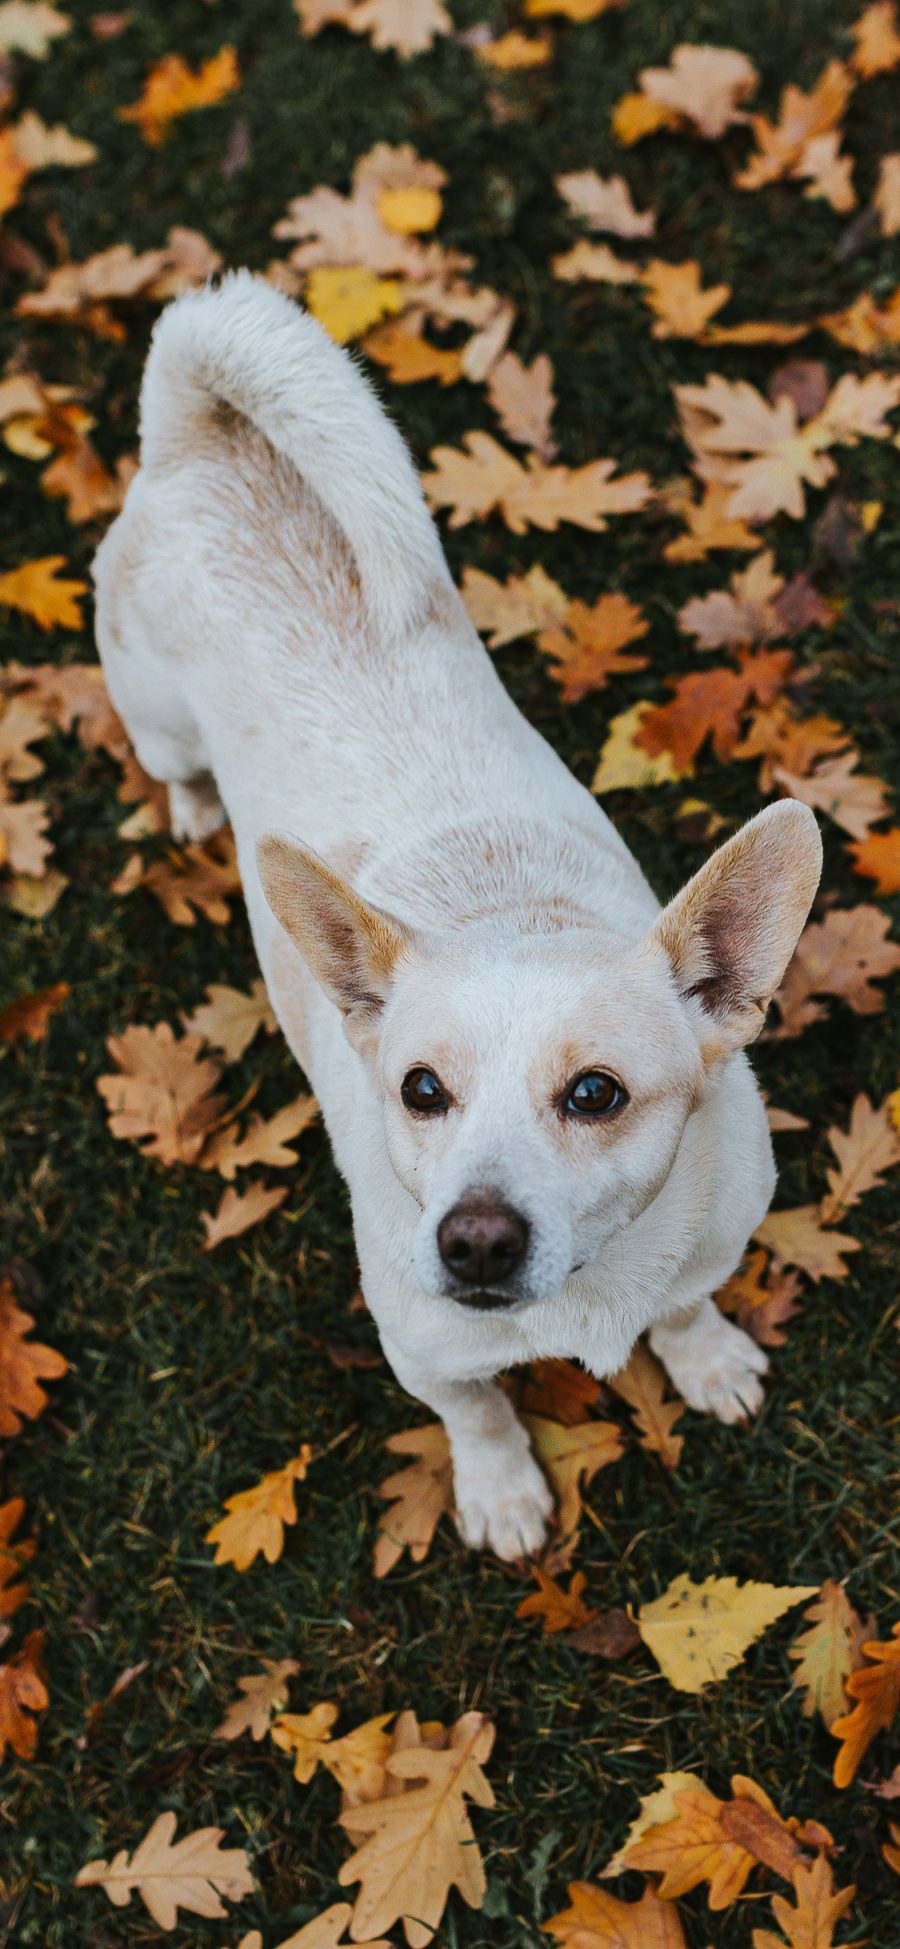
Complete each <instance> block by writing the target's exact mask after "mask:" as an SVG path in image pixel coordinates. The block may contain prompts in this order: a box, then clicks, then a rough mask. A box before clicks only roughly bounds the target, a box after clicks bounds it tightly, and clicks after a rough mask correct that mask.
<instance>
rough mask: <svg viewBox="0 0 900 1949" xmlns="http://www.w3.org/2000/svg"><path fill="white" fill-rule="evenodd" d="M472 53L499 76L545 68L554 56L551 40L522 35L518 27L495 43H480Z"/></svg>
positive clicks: (534, 35)
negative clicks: (529, 69)
mask: <svg viewBox="0 0 900 1949" xmlns="http://www.w3.org/2000/svg"><path fill="white" fill-rule="evenodd" d="M472 51H473V53H474V55H475V58H476V60H478V61H483V62H484V65H485V67H488V68H496V70H497V73H498V74H514V73H519V72H521V71H522V70H523V69H526V68H545V67H546V66H547V63H548V61H550V60H551V59H552V56H553V48H552V45H551V42H550V41H549V40H545V39H544V38H542V37H541V36H539V35H536V34H522V33H520V32H519V30H518V28H516V27H513V28H512V29H511V30H510V32H509V33H508V34H501V35H500V36H499V37H498V39H497V40H495V41H479V42H478V44H477V46H476V47H474V48H473V50H472Z"/></svg>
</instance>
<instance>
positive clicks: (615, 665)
mask: <svg viewBox="0 0 900 1949" xmlns="http://www.w3.org/2000/svg"><path fill="white" fill-rule="evenodd" d="M649 628H650V624H649V623H648V621H647V619H646V617H645V616H644V615H643V614H642V612H641V610H640V609H639V608H638V606H637V603H634V602H629V600H628V597H627V596H623V595H605V596H599V597H598V599H597V601H596V602H595V603H594V605H593V608H591V607H589V605H588V604H587V603H586V602H577V601H575V602H570V603H569V606H568V608H567V610H566V613H565V616H564V618H563V622H562V626H561V627H559V626H556V627H553V628H551V629H544V630H542V631H541V633H540V635H539V637H538V649H540V650H543V652H544V655H545V656H546V657H549V659H550V675H551V677H554V678H555V679H556V682H557V683H558V684H559V686H560V689H561V693H562V702H563V703H564V704H577V703H580V701H581V699H582V697H587V696H588V694H589V692H590V691H592V690H602V689H603V688H604V685H605V684H606V682H607V679H608V678H609V677H612V676H616V675H619V674H620V673H622V672H627V671H631V670H645V669H646V667H647V664H648V662H649V658H648V657H646V656H623V655H622V651H623V649H624V647H625V645H626V643H633V642H635V641H636V640H637V639H638V638H639V637H641V636H646V634H647V631H648V629H649Z"/></svg>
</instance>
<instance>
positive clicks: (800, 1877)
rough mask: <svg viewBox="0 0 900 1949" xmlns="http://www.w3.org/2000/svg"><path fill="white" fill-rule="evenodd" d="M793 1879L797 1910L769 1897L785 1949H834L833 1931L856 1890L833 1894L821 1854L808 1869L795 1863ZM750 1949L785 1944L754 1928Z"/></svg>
mask: <svg viewBox="0 0 900 1949" xmlns="http://www.w3.org/2000/svg"><path fill="white" fill-rule="evenodd" d="M792 1880H793V1884H794V1895H795V1898H796V1907H794V1908H791V1907H790V1906H789V1904H788V1902H787V1901H786V1900H785V1897H784V1896H783V1895H773V1896H772V1914H773V1915H774V1917H775V1920H776V1922H777V1923H778V1927H779V1928H780V1929H782V1930H783V1931H784V1935H785V1938H786V1943H787V1949H833V1944H834V1930H835V1928H836V1926H837V1924H838V1922H839V1921H840V1919H841V1916H842V1915H846V1913H847V1910H848V1908H849V1907H850V1904H851V1902H852V1900H853V1897H854V1895H855V1894H856V1888H855V1887H851V1888H839V1889H838V1890H837V1892H836V1893H835V1890H834V1884H833V1882H832V1879H831V1867H830V1864H829V1863H828V1861H826V1859H825V1856H824V1854H820V1855H819V1856H818V1857H817V1859H816V1860H815V1861H812V1862H810V1863H809V1865H808V1866H807V1865H805V1864H804V1863H803V1862H798V1863H797V1866H796V1867H795V1869H794V1872H793V1876H792ZM753 1949H785V1943H784V1942H783V1941H782V1939H781V1936H775V1935H773V1934H772V1932H771V1930H770V1929H754V1931H753Z"/></svg>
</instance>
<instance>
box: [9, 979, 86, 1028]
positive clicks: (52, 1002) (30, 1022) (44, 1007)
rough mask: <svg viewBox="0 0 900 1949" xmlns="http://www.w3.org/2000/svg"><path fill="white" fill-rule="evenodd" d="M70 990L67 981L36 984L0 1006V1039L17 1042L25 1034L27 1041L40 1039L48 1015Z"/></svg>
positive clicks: (64, 998) (56, 1008)
mask: <svg viewBox="0 0 900 1949" xmlns="http://www.w3.org/2000/svg"><path fill="white" fill-rule="evenodd" d="M70 994H71V989H70V987H69V984H68V982H67V981H54V982H53V984H52V986H51V987H49V988H38V989H36V990H35V993H34V994H33V995H20V996H19V998H18V1000H17V1001H14V1002H8V1003H7V1006H6V1007H5V1008H2V1009H0V1042H18V1041H19V1039H20V1037H21V1036H23V1035H27V1037H28V1039H29V1041H30V1042H43V1040H44V1037H45V1035H46V1033H47V1028H48V1026H49V1023H50V1020H51V1017H52V1016H54V1015H55V1014H56V1013H57V1010H58V1009H60V1008H62V1005H63V1002H64V1001H65V1000H66V999H67V997H68V996H69V995H70Z"/></svg>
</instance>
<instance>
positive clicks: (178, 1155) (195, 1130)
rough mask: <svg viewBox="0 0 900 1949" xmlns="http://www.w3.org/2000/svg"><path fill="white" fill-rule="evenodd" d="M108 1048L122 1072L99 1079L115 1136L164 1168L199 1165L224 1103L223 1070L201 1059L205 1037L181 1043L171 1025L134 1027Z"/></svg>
mask: <svg viewBox="0 0 900 1949" xmlns="http://www.w3.org/2000/svg"><path fill="white" fill-rule="evenodd" d="M106 1046H107V1049H108V1050H109V1053H110V1055H111V1056H112V1059H113V1061H114V1062H115V1063H116V1064H118V1072H119V1073H118V1074H111V1075H107V1076H98V1078H97V1088H98V1090H99V1091H100V1095H101V1096H102V1098H103V1100H104V1102H105V1104H106V1108H107V1114H108V1116H109V1127H110V1130H111V1131H112V1134H113V1136H114V1137H121V1138H123V1139H125V1140H126V1141H128V1142H129V1143H133V1144H140V1146H141V1148H142V1150H143V1153H144V1156H145V1157H158V1158H159V1161H160V1163H161V1164H195V1163H196V1162H197V1159H198V1157H199V1155H200V1152H201V1150H202V1149H203V1146H204V1144H205V1143H206V1141H207V1139H208V1137H209V1134H210V1131H211V1130H212V1128H213V1125H214V1124H215V1123H216V1122H217V1121H218V1118H219V1117H220V1115H221V1112H222V1108H223V1104H224V1098H223V1097H221V1096H216V1095H214V1094H213V1092H214V1090H215V1086H216V1084H217V1082H218V1081H219V1078H220V1076H221V1074H222V1071H221V1066H220V1064H219V1063H217V1062H213V1060H212V1058H211V1057H210V1056H204V1055H201V1053H200V1052H201V1050H202V1047H203V1044H202V1042H201V1039H200V1037H199V1036H197V1035H185V1036H182V1037H181V1039H180V1040H177V1039H176V1037H175V1033H174V1031H173V1030H172V1029H171V1028H170V1027H169V1024H168V1022H157V1023H156V1026H155V1027H154V1028H145V1027H143V1026H139V1025H138V1024H136V1023H132V1024H131V1026H130V1027H129V1028H127V1029H125V1030H124V1032H123V1034H122V1035H111V1036H109V1037H108V1039H107V1044H106Z"/></svg>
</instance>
